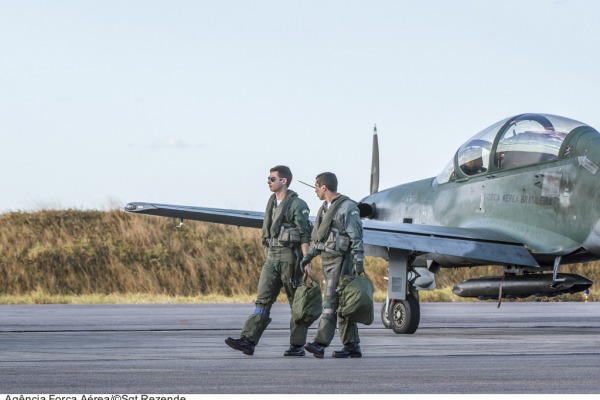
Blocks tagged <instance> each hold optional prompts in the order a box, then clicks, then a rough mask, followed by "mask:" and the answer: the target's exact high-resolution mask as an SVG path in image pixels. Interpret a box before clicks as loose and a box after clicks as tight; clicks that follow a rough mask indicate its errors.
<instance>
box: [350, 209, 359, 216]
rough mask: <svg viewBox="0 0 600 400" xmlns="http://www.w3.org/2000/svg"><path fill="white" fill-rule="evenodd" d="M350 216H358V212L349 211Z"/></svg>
mask: <svg viewBox="0 0 600 400" xmlns="http://www.w3.org/2000/svg"><path fill="white" fill-rule="evenodd" d="M350 215H358V210H354V211H351V212H350Z"/></svg>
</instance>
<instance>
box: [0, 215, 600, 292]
mask: <svg viewBox="0 0 600 400" xmlns="http://www.w3.org/2000/svg"><path fill="white" fill-rule="evenodd" d="M263 261H264V252H263V248H262V246H261V245H260V231H259V230H258V229H250V228H237V227H232V226H225V225H219V224H209V223H201V222H190V223H188V224H186V225H185V226H184V228H183V229H176V228H175V222H174V221H172V220H170V219H166V218H159V217H151V216H142V215H132V214H127V213H125V212H123V211H119V210H112V211H81V210H40V211H37V212H30V213H26V212H13V213H6V214H1V215H0V304H50V303H52V304H96V303H109V304H110V303H120V304H121V303H126V304H141V303H205V302H254V296H255V292H256V287H257V283H258V277H259V274H260V268H261V266H262V263H263ZM313 265H314V266H315V274H316V276H322V274H321V270H320V264H319V260H318V259H317V261H316V262H315V263H313ZM598 266H599V264H598V263H588V264H574V265H570V266H565V267H562V268H561V272H571V273H576V274H580V275H583V276H587V277H588V278H590V279H591V280H597V279H598V278H599V275H600V268H598ZM365 269H366V271H367V273H368V275H369V277H370V278H371V279H372V281H373V284H374V286H375V289H376V293H375V301H383V300H384V299H385V293H386V290H387V289H386V288H387V281H386V280H385V279H384V277H385V275H386V270H387V264H386V262H385V261H384V260H382V259H378V258H371V257H367V259H366V265H365ZM501 273H502V269H501V268H500V267H484V268H460V269H442V270H441V271H440V273H439V274H438V276H437V286H438V288H439V289H436V290H434V291H427V292H426V291H423V292H420V299H421V301H425V302H427V301H465V300H464V299H462V298H459V297H457V296H455V295H454V294H452V292H451V288H452V287H453V286H454V284H456V283H458V282H460V281H462V280H465V279H469V278H472V277H475V276H481V275H500V274H501ZM597 298H599V293H598V291H596V290H595V289H594V287H592V290H591V295H590V300H594V299H597ZM528 300H533V301H540V299H536V298H530V299H528ZM541 300H542V301H548V299H541ZM551 300H552V301H584V297H583V295H582V294H575V295H567V296H560V297H556V298H553V299H551ZM278 301H282V302H285V301H287V300H286V299H285V296H283V295H281V296H280V297H279V299H278ZM503 301H507V300H503Z"/></svg>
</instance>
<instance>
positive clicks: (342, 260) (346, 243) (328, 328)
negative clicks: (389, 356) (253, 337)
mask: <svg viewBox="0 0 600 400" xmlns="http://www.w3.org/2000/svg"><path fill="white" fill-rule="evenodd" d="M326 207H327V203H323V206H321V208H320V209H319V212H318V214H317V221H316V222H315V227H314V229H313V242H312V244H311V247H310V249H309V251H308V254H307V255H306V257H305V259H308V260H310V259H312V258H313V257H315V256H316V255H317V254H320V255H321V260H322V263H323V275H324V276H325V293H324V298H323V313H322V314H321V320H320V322H319V328H318V329H317V334H316V336H315V339H314V340H315V342H319V343H321V344H323V345H325V346H329V344H331V341H332V340H333V336H334V334H335V328H336V324H337V322H338V315H337V308H338V305H339V294H338V291H337V289H338V286H339V283H340V279H341V277H342V276H343V275H351V274H352V273H353V271H354V269H355V268H356V269H357V270H358V272H362V270H363V262H364V249H363V241H362V238H363V232H362V221H361V220H360V213H359V210H358V206H357V205H356V203H355V202H354V201H352V200H350V199H349V198H348V197H346V196H343V195H339V196H338V197H336V198H335V199H334V200H333V201H332V203H331V206H330V207H329V209H326ZM327 213H329V214H327ZM332 213H333V215H332ZM318 228H321V229H318ZM317 230H319V231H321V233H319V232H317ZM339 329H340V339H341V341H342V343H343V344H344V345H348V344H350V343H354V344H356V345H357V344H358V343H360V338H359V336H358V327H357V325H356V323H355V322H351V321H348V320H346V319H344V318H341V317H340V318H339Z"/></svg>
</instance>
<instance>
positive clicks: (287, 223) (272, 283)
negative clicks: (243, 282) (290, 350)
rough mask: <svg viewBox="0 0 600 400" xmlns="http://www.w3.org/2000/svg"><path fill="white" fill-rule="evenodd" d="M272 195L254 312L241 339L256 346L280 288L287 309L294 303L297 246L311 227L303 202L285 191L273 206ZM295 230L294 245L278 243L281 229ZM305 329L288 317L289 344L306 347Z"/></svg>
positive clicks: (307, 239) (298, 277) (298, 276)
mask: <svg viewBox="0 0 600 400" xmlns="http://www.w3.org/2000/svg"><path fill="white" fill-rule="evenodd" d="M274 200H275V195H272V196H271V198H270V199H269V203H268V204H267V210H266V211H265V224H264V225H263V244H264V245H265V246H266V254H267V259H266V261H265V263H264V264H263V267H262V270H261V273H260V279H259V282H258V293H257V295H256V303H255V306H256V308H255V309H254V312H253V313H252V314H250V316H249V317H248V319H247V320H246V322H245V324H244V327H243V329H242V333H241V337H245V338H247V339H249V340H251V341H253V342H254V343H255V344H258V341H259V340H260V338H261V336H262V334H263V332H264V331H265V329H266V328H267V325H269V323H270V322H271V318H270V312H271V307H272V306H273V303H274V302H275V300H277V296H278V295H279V293H280V292H281V288H282V287H283V289H284V290H285V294H286V295H287V298H288V302H289V303H290V308H291V306H292V302H293V300H294V293H295V292H296V286H297V285H298V283H299V282H300V280H301V276H302V271H300V265H299V261H300V260H301V259H302V251H301V249H300V245H301V244H302V243H309V242H310V232H311V226H310V222H309V219H308V216H309V209H308V205H307V204H306V202H304V200H302V199H300V198H299V197H298V195H297V194H296V193H295V192H293V191H291V190H289V189H288V191H287V193H286V197H285V199H284V200H283V201H282V202H281V204H279V206H277V205H276V204H275V203H274ZM282 226H283V227H287V228H296V229H297V231H296V232H297V233H298V236H299V237H298V241H295V242H293V243H291V242H287V241H281V240H279V239H280V238H281V236H280V233H281V227H282ZM308 327H309V326H308V325H303V324H296V323H295V322H294V320H293V318H291V316H290V344H292V345H303V344H304V343H306V335H307V332H308Z"/></svg>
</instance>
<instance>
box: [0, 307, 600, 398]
mask: <svg viewBox="0 0 600 400" xmlns="http://www.w3.org/2000/svg"><path fill="white" fill-rule="evenodd" d="M380 308H381V303H376V304H375V312H376V318H375V322H374V323H373V324H372V325H369V326H363V325H359V332H360V337H361V347H362V351H363V357H362V358H355V359H335V358H332V357H331V352H332V351H333V350H336V349H340V348H341V347H342V345H341V343H340V341H339V336H338V335H337V334H336V337H335V339H334V342H333V343H332V344H331V346H330V347H329V348H327V349H326V353H325V358H323V359H317V358H315V357H313V356H312V355H311V354H309V353H307V355H306V356H305V357H294V358H291V357H283V352H284V351H285V350H286V349H287V347H288V345H289V317H290V314H289V306H288V305H287V304H276V305H275V306H274V307H273V310H272V313H271V317H272V319H273V321H272V323H271V324H270V325H269V327H268V328H267V330H266V331H265V334H264V335H263V338H262V339H261V341H260V343H259V344H258V345H257V347H256V350H255V353H254V355H253V356H246V355H244V354H242V353H241V352H239V351H235V350H232V349H230V348H229V347H228V346H227V345H225V343H224V340H225V338H227V337H228V336H232V337H239V332H240V330H241V327H242V325H243V323H244V321H245V319H246V317H247V316H248V315H249V314H250V313H251V312H252V311H253V309H254V305H253V304H249V303H246V304H184V305H181V304H179V305H171V304H161V305H2V306H0V393H13V394H14V393H19V394H20V393H80V394H85V393H87V394H90V393H121V394H124V393H171V394H192V393H195V394H213V393H223V394H226V393H235V394H240V393H245V394H260V393H265V394H281V393H289V394H302V393H321V394H330V393H337V394H344V393H352V394H362V393H376V394H391V393H398V394H402V393H405V394H409V393H413V394H414V393H419V394H440V393H450V394H462V393H488V394H489V393H497V394H517V393H526V394H531V393H544V394H545V393H554V394H556V393H578V394H598V393H600V379H599V377H600V373H599V371H600V303H595V302H590V303H561V302H547V303H544V302H506V301H505V302H503V303H502V306H501V307H500V308H497V303H495V302H481V303H422V304H421V323H420V326H419V329H418V330H417V332H416V333H415V334H412V335H397V334H395V333H394V332H393V331H392V330H390V329H385V328H384V327H383V324H382V323H381V320H380V318H379V310H380ZM316 326H317V323H315V324H313V326H312V327H311V328H310V330H309V337H308V340H312V336H313V335H314V333H315V330H316Z"/></svg>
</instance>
